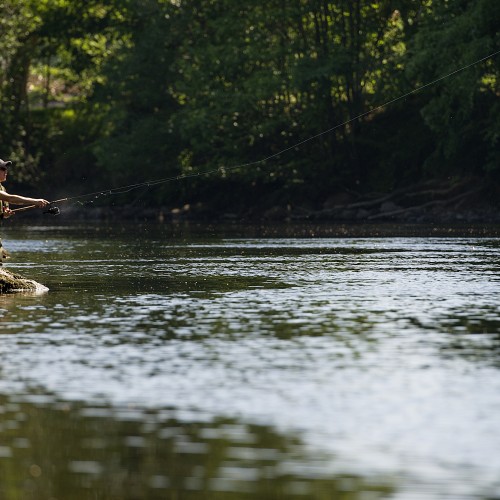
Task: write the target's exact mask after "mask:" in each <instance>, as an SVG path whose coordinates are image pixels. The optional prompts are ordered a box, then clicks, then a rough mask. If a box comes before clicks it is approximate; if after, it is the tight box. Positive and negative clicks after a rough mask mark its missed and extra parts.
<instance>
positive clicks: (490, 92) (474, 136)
mask: <svg viewBox="0 0 500 500" xmlns="http://www.w3.org/2000/svg"><path fill="white" fill-rule="evenodd" d="M499 19H500V4H499V3H498V2H497V1H495V0H475V1H456V2H442V3H441V2H438V3H436V6H435V7H433V9H432V11H431V12H430V13H429V14H428V15H427V16H425V18H424V19H423V20H422V24H421V27H420V29H419V31H418V33H417V34H416V36H415V38H414V41H413V44H414V45H413V47H414V48H413V50H412V53H413V56H412V58H411V60H410V63H409V65H408V71H409V74H410V75H411V76H412V77H417V78H418V79H419V80H420V81H421V82H426V81H430V80H433V79H435V78H438V77H441V76H444V75H446V74H448V73H451V72H452V71H454V70H456V69H457V68H460V67H463V66H466V65H468V64H471V63H473V62H475V61H477V60H478V59H481V58H483V57H484V56H486V55H487V54H488V53H492V52H494V51H495V49H498V47H499V45H500V43H499V42H500V34H499V32H498V21H499ZM499 77H500V73H499V66H498V59H496V60H495V59H488V60H485V61H483V62H482V63H481V64H478V65H475V66H474V67H471V68H469V69H467V70H466V71H463V72H461V73H459V74H457V75H454V76H453V77H452V79H449V80H445V81H444V82H443V83H441V84H439V85H437V86H435V87H434V88H433V89H431V90H430V93H431V96H430V99H429V100H428V102H427V103H426V104H425V105H424V106H423V107H422V116H423V118H424V120H425V122H426V123H427V125H428V126H429V127H430V129H431V130H432V131H433V133H434V134H435V137H436V151H435V153H434V154H433V155H432V156H430V157H429V159H428V161H427V165H428V167H429V168H432V169H440V170H442V171H444V172H445V173H450V172H455V173H461V172H462V173H463V172H473V173H481V172H484V171H488V170H495V169H498V165H499V162H498V160H499V153H498V150H499V148H498V138H499V135H500V128H499V122H498V111H499V103H498V88H499V87H498V83H499Z"/></svg>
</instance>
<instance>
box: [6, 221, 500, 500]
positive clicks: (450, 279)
mask: <svg viewBox="0 0 500 500" xmlns="http://www.w3.org/2000/svg"><path fill="white" fill-rule="evenodd" d="M146 229H147V230H146ZM6 236H7V237H6V239H7V243H6V244H7V246H8V247H9V250H11V252H12V253H13V254H14V260H13V262H11V263H10V265H9V267H10V268H12V269H15V270H16V271H18V272H19V273H21V274H24V275H27V276H29V277H32V278H34V279H36V280H37V281H40V282H42V283H44V284H46V285H47V286H48V287H49V288H50V292H49V293H47V294H44V295H38V296H35V295H10V296H2V297H0V331H1V333H2V335H1V336H0V355H1V361H0V394H2V396H0V426H1V430H2V432H1V434H0V474H1V477H2V480H1V481H0V498H7V499H10V498H12V499H16V498H23V495H24V497H26V498H32V497H33V498H57V499H61V498H76V499H79V498H102V499H115V498H117V499H120V498H131V499H132V498H148V499H149V498H217V499H219V498H294V497H307V498H334V499H337V498H338V499H363V500H365V499H371V498H389V497H390V498H400V499H407V498H408V499H410V498H426V499H433V498H453V499H460V498H495V497H496V496H499V495H500V480H499V477H500V476H499V474H498V471H499V470H500V452H499V451H498V450H500V418H499V417H498V416H499V414H500V374H499V373H498V368H499V362H498V359H499V358H498V355H499V352H500V314H499V312H500V306H499V301H498V297H499V291H500V289H499V282H500V273H499V270H500V256H499V247H500V240H498V239H494V238H429V239H426V238H412V237H405V238H393V239H389V238H347V237H346V238H323V239H320V238H318V239H314V238H259V237H253V238H243V237H241V236H240V235H238V236H232V237H227V236H226V237H224V236H223V235H221V234H220V233H214V234H211V235H203V236H199V235H186V233H184V232H180V233H171V232H170V231H169V230H168V228H163V229H162V228H158V227H157V228H152V227H150V228H144V229H140V230H138V229H136V228H132V229H130V228H121V227H116V228H111V229H110V228H107V227H91V226H90V227H87V228H82V227H75V228H72V227H61V228H57V227H53V228H47V227H32V228H25V229H24V231H23V232H21V231H20V232H19V233H15V232H14V231H12V232H10V233H9V234H8V235H6ZM485 457H488V458H487V459H486V458H485ZM9 495H10V496H9ZM29 495H31V497H30V496H29ZM37 495H38V496H37Z"/></svg>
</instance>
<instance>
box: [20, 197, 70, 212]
mask: <svg viewBox="0 0 500 500" xmlns="http://www.w3.org/2000/svg"><path fill="white" fill-rule="evenodd" d="M63 201H68V198H61V199H59V200H54V201H49V207H48V208H47V210H45V212H43V213H44V214H50V215H59V214H60V213H61V210H60V209H59V207H57V206H56V205H54V203H62V202H63ZM32 208H40V207H39V206H38V205H28V206H26V207H20V208H14V209H12V210H11V212H24V211H26V210H31V209H32Z"/></svg>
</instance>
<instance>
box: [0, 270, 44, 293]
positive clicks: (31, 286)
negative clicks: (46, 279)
mask: <svg viewBox="0 0 500 500" xmlns="http://www.w3.org/2000/svg"><path fill="white" fill-rule="evenodd" d="M46 291H48V288H47V287H46V286H43V285H41V284H40V283H37V282H36V281H34V280H30V279H28V278H24V277H23V276H20V275H19V274H15V273H11V272H10V271H7V270H6V269H2V268H0V294H1V293H12V292H46Z"/></svg>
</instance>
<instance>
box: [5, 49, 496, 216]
mask: <svg viewBox="0 0 500 500" xmlns="http://www.w3.org/2000/svg"><path fill="white" fill-rule="evenodd" d="M499 53H500V50H497V51H496V52H493V53H491V54H489V55H487V56H485V57H482V58H481V59H477V60H476V61H474V62H472V63H470V64H467V65H466V66H462V67H461V68H458V69H456V70H454V71H452V72H450V73H447V74H446V75H443V76H441V77H439V78H436V79H435V80H432V81H430V82H428V83H425V84H424V85H421V86H420V87H417V88H415V89H413V90H410V91H409V92H407V93H406V94H403V95H400V96H399V97H396V98H395V99H391V100H390V101H387V102H384V103H383V104H380V105H379V106H376V107H374V108H371V109H370V110H368V111H365V112H363V113H360V114H359V115H357V116H354V117H353V118H349V120H346V121H344V122H342V123H338V124H337V125H335V126H333V127H331V128H329V129H327V130H324V131H323V132H320V133H318V134H316V135H313V136H311V137H309V138H307V139H304V140H303V141H300V142H297V143H296V144H293V145H292V146H289V147H287V148H285V149H282V150H281V151H278V152H277V153H274V154H272V155H269V156H266V157H264V158H261V159H260V160H255V161H251V162H247V163H240V164H238V165H232V166H229V167H224V166H221V167H217V168H214V169H211V170H206V171H204V172H193V173H192V174H179V175H174V176H171V177H164V178H161V179H154V180H149V181H145V182H139V183H137V184H129V185H127V186H121V187H117V188H111V189H107V190H102V191H95V192H93V193H87V194H81V195H77V196H71V197H68V198H62V199H60V200H55V201H52V202H50V205H49V209H48V210H46V212H44V213H49V214H52V215H59V213H60V210H59V208H58V207H56V206H55V205H54V203H60V202H66V201H73V200H80V199H83V198H90V197H93V198H95V199H97V198H100V197H103V196H112V195H119V194H126V193H129V192H130V191H133V190H134V189H138V188H140V187H146V188H149V187H153V186H157V185H159V184H165V183H167V182H173V181H179V180H183V179H189V178H193V177H201V176H203V175H211V174H215V173H225V172H227V171H231V170H237V169H241V168H246V167H251V166H254V165H260V164H262V163H265V162H266V161H269V160H272V159H273V158H276V157H278V156H280V155H282V154H283V153H286V152H288V151H290V150H292V149H296V148H298V147H299V146H302V145H303V144H306V143H307V142H310V141H313V140H315V139H317V138H318V137H322V136H323V135H326V134H329V133H330V132H333V131H334V130H336V129H338V128H340V127H344V126H346V125H348V124H349V123H351V122H353V121H355V120H359V119H360V118H364V117H365V116H367V115H369V114H371V113H374V112H375V111H378V110H379V109H382V108H385V107H386V106H390V105H391V104H394V103H395V102H397V101H400V100H402V99H405V98H406V97H408V96H410V95H412V94H416V93H417V92H420V91H421V90H423V89H425V88H427V87H431V86H432V85H435V84H436V83H439V82H440V81H442V80H445V79H447V78H450V77H451V76H454V75H456V74H457V73H460V72H462V71H465V70H466V69H469V68H471V67H472V66H475V65H476V64H479V63H481V62H483V61H486V60H487V59H490V58H492V57H495V56H496V55H497V54H499ZM77 203H79V204H81V205H84V203H82V202H77ZM86 203H88V202H86ZM29 208H35V205H30V206H29V207H23V208H19V209H15V210H13V212H16V211H21V210H27V209H29Z"/></svg>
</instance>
